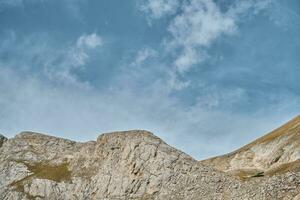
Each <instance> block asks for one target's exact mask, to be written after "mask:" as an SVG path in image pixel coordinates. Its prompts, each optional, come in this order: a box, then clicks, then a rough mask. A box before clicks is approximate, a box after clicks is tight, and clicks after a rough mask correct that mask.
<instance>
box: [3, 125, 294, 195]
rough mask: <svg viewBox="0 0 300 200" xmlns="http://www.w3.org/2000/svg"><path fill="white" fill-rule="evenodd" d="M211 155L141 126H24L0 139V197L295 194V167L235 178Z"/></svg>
mask: <svg viewBox="0 0 300 200" xmlns="http://www.w3.org/2000/svg"><path fill="white" fill-rule="evenodd" d="M2 141H4V139H3V140H2ZM212 163H213V162H210V163H205V162H199V161H197V160H195V159H193V158H192V157H190V156H189V155H187V154H185V153H183V152H181V151H179V150H177V149H175V148H172V147H170V146H169V145H167V144H166V143H165V142H163V141H162V140H161V139H160V138H158V137H156V136H154V135H153V134H152V133H149V132H147V131H141V130H136V131H126V132H114V133H107V134H103V135H100V136H99V137H98V138H97V141H90V142H86V143H79V142H74V141H70V140H66V139H61V138H57V137H52V136H47V135H43V134H38V133H32V132H24V133H21V134H19V135H17V136H15V137H14V138H11V139H8V140H5V142H4V143H3V145H2V146H1V145H0V199H5V200H18V199H19V200H21V199H22V200H23V199H25V200H26V199H29V200H31V199H36V200H38V199H50V200H52V199H53V200H56V199H63V200H73V199H74V200H75V199H83V200H89V199H99V200H123V199H124V200H128V199H129V200H130V199H131V200H133V199H136V200H137V199H141V200H150V199H151V200H152V199H153V200H160V199H162V200H169V199H170V200H171V199H172V200H180V199H186V200H191V199H205V200H209V199H216V200H217V199H219V200H223V199H224V200H229V199H230V200H240V199H259V200H261V199H266V200H268V199H270V200H274V199H285V200H290V199H294V200H296V199H299V194H300V174H299V172H298V171H291V172H285V173H281V174H275V175H273V176H272V177H267V176H262V177H256V178H252V179H247V180H241V179H240V178H238V177H236V176H232V175H231V174H228V173H226V172H223V171H222V170H218V169H215V166H214V165H212ZM215 164H216V163H215ZM297 195H298V196H297Z"/></svg>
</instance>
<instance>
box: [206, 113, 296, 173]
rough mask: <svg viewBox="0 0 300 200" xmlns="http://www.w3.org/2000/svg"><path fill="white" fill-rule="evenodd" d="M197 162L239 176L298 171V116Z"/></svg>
mask: <svg viewBox="0 0 300 200" xmlns="http://www.w3.org/2000/svg"><path fill="white" fill-rule="evenodd" d="M201 162H202V163H205V164H209V165H211V166H213V167H214V168H215V169H218V170H220V171H224V172H227V173H230V174H235V175H238V176H240V177H241V178H249V177H252V176H263V175H268V176H272V175H274V174H281V173H285V172H287V171H290V172H300V116H297V117H296V118H294V119H292V120H291V121H289V122H288V123H286V124H285V125H283V126H281V127H280V128H278V129H275V130H274V131H272V132H271V133H269V134H267V135H265V136H263V137H261V138H259V139H257V140H255V141H254V142H252V143H250V144H248V145H246V146H244V147H242V148H240V149H238V150H236V151H234V152H232V153H229V154H226V155H223V156H218V157H215V158H211V159H208V160H204V161H201Z"/></svg>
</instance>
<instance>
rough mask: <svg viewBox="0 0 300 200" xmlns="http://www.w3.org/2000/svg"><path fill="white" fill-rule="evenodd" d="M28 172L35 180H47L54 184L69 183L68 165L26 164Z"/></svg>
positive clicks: (69, 172)
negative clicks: (54, 182)
mask: <svg viewBox="0 0 300 200" xmlns="http://www.w3.org/2000/svg"><path fill="white" fill-rule="evenodd" d="M26 166H27V168H28V170H29V171H31V172H32V173H33V176H34V177H35V178H40V179H48V180H52V181H56V182H62V181H70V180H71V171H69V169H68V163H62V164H59V165H51V164H49V163H35V164H34V165H29V164H26Z"/></svg>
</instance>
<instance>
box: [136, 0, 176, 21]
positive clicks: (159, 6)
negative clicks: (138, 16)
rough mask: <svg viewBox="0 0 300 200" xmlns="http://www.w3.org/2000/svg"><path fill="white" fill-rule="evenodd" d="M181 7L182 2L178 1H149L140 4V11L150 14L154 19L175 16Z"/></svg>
mask: <svg viewBox="0 0 300 200" xmlns="http://www.w3.org/2000/svg"><path fill="white" fill-rule="evenodd" d="M179 7H180V1H178V0H147V1H146V2H143V3H140V10H142V11H144V12H146V13H148V14H149V15H150V18H154V19H159V18H161V17H163V16H166V15H170V14H174V13H176V11H177V9H178V8H179Z"/></svg>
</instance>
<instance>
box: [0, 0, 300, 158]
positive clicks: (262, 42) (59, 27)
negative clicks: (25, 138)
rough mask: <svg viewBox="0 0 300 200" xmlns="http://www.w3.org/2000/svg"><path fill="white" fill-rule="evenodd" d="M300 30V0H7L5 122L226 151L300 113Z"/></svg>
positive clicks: (62, 133)
mask: <svg viewBox="0 0 300 200" xmlns="http://www.w3.org/2000/svg"><path fill="white" fill-rule="evenodd" d="M299 35H300V2H299V1H298V0H286V1H281V0H232V1H227V0H128V1H124V0H101V1H99V0H0V132H1V133H2V134H4V135H6V136H7V137H13V136H14V135H16V134H18V133H19V132H21V131H35V132H41V133H47V134H51V135H54V136H59V137H64V138H68V139H72V140H76V141H89V140H95V139H96V138H97V136H98V135H100V134H101V133H105V132H112V131H122V130H132V129H143V130H148V131H151V132H153V133H154V134H155V135H157V136H159V137H160V138H162V139H163V140H164V141H165V142H167V143H168V144H170V145H172V146H175V147H176V148H178V149H180V150H182V151H184V152H186V153H188V154H190V155H191V156H193V157H194V158H196V159H205V158H208V157H211V156H216V155H220V154H224V153H227V152H230V151H232V150H235V149H236V148H238V147H240V146H242V145H245V144H247V143H249V142H250V141H252V140H254V139H255V138H257V137H260V136H262V135H264V134H266V133H267V132H268V131H271V130H272V129H274V128H276V127H278V126H279V125H281V124H283V123H285V122H287V121H288V120H290V119H291V118H293V117H295V116H296V115H298V114H299V113H300V84H299V77H300V53H299V52H300V37H299Z"/></svg>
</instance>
